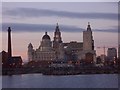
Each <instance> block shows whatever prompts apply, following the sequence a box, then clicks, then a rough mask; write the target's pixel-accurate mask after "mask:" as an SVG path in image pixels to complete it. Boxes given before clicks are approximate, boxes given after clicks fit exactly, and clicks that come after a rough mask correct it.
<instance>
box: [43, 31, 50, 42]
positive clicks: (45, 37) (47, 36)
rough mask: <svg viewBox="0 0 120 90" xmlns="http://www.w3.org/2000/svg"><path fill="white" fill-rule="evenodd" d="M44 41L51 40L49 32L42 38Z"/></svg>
mask: <svg viewBox="0 0 120 90" xmlns="http://www.w3.org/2000/svg"><path fill="white" fill-rule="evenodd" d="M42 39H49V40H50V36H49V35H47V32H45V35H44V36H43V37H42Z"/></svg>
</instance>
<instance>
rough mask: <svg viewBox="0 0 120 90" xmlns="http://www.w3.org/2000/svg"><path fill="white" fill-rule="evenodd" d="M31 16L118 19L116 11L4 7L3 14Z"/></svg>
mask: <svg viewBox="0 0 120 90" xmlns="http://www.w3.org/2000/svg"><path fill="white" fill-rule="evenodd" d="M6 15H7V16H12V17H21V18H23V17H24V18H30V17H34V18H36V17H43V16H46V17H54V16H58V17H65V18H81V19H84V18H87V19H88V18H89V19H110V20H118V18H117V17H118V14H115V13H94V12H91V13H83V12H81V13H79V12H68V11H55V10H48V9H35V8H16V9H11V10H10V9H4V10H3V16H6Z"/></svg>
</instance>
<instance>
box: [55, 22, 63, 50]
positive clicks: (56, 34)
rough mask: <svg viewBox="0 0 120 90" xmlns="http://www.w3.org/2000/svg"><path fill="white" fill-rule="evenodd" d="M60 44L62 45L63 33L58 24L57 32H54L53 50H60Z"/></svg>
mask: <svg viewBox="0 0 120 90" xmlns="http://www.w3.org/2000/svg"><path fill="white" fill-rule="evenodd" d="M60 43H62V39H61V32H60V29H59V25H58V23H57V26H56V28H55V32H54V40H53V48H55V49H57V48H59V44H60Z"/></svg>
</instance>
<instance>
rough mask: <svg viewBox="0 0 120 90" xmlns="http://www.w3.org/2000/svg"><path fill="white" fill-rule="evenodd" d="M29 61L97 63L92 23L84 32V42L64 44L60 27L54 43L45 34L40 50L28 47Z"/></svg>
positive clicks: (56, 32)
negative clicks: (81, 61)
mask: <svg viewBox="0 0 120 90" xmlns="http://www.w3.org/2000/svg"><path fill="white" fill-rule="evenodd" d="M28 59H29V61H54V60H55V61H56V60H57V61H59V60H64V61H78V60H84V61H85V62H86V63H95V62H96V51H95V50H94V39H93V35H92V29H91V26H90V23H88V26H87V30H85V31H83V42H77V41H70V42H66V43H65V42H63V41H62V36H61V32H60V28H59V25H58V23H57V25H56V27H55V32H54V37H53V41H51V39H50V36H49V35H48V34H47V32H45V34H44V35H43V37H42V41H41V43H40V46H39V48H38V49H36V50H34V49H33V46H32V44H31V43H30V44H29V45H28Z"/></svg>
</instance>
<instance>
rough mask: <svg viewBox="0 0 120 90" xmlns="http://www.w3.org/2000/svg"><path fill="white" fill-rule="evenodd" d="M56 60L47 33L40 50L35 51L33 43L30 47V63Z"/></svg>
mask: <svg viewBox="0 0 120 90" xmlns="http://www.w3.org/2000/svg"><path fill="white" fill-rule="evenodd" d="M55 58H56V57H55V51H54V50H53V48H52V41H51V39H50V36H49V35H48V34H47V32H45V35H44V36H43V37H42V41H41V44H40V46H39V48H38V49H36V50H34V49H33V45H32V44H31V43H30V44H29V45H28V59H29V61H52V60H55Z"/></svg>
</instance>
